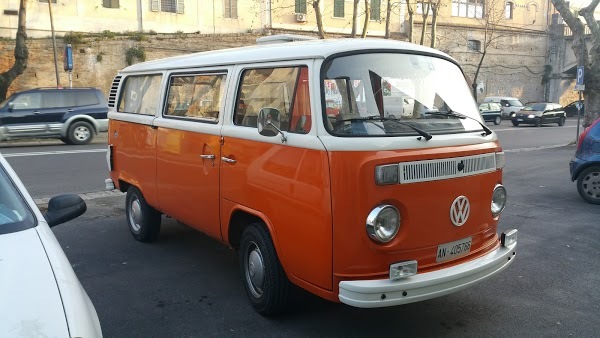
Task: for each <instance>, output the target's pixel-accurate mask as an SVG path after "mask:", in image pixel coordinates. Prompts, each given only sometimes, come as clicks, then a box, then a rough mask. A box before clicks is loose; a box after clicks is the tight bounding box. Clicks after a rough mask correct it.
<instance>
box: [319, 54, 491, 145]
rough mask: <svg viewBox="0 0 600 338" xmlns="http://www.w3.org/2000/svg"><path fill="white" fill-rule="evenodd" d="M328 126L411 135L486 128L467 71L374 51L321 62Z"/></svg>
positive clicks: (347, 132) (345, 132)
mask: <svg viewBox="0 0 600 338" xmlns="http://www.w3.org/2000/svg"><path fill="white" fill-rule="evenodd" d="M323 67H324V68H323V72H322V74H323V79H322V86H323V88H322V90H323V93H324V97H323V107H324V108H323V112H324V115H325V116H324V120H325V125H326V128H327V130H328V131H329V133H331V134H332V135H335V136H342V137H345V136H410V135H418V134H419V132H418V131H417V130H415V129H418V130H422V131H425V132H427V133H429V134H431V135H436V134H450V133H464V132H472V131H479V130H482V127H481V125H480V124H479V123H477V121H474V120H472V119H464V118H463V119H460V118H457V117H454V116H449V115H443V114H444V113H458V114H461V115H466V116H468V117H472V118H473V119H475V120H481V117H480V114H479V111H478V109H477V105H476V104H475V101H474V100H473V96H472V95H471V92H470V90H469V87H468V85H467V83H466V81H465V78H464V75H463V74H462V72H461V70H460V69H459V67H458V66H457V65H455V64H454V63H452V62H450V61H448V60H444V59H441V58H437V57H431V56H426V55H414V54H399V53H370V54H356V55H349V56H342V57H337V58H334V59H331V60H329V61H328V62H326V63H325V64H324V66H323Z"/></svg>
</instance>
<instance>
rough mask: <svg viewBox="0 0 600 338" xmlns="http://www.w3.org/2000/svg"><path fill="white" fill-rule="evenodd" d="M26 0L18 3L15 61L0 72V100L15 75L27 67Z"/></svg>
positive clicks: (21, 72)
mask: <svg viewBox="0 0 600 338" xmlns="http://www.w3.org/2000/svg"><path fill="white" fill-rule="evenodd" d="M26 1H27V0H21V3H20V5H19V23H18V27H17V37H16V39H15V63H14V64H13V66H12V67H11V68H10V69H9V70H7V71H6V72H4V73H2V74H0V101H4V99H6V93H7V92H8V87H9V86H10V84H11V83H12V82H13V81H14V80H15V79H16V78H17V76H19V75H21V74H23V72H24V71H25V68H27V59H28V58H29V51H28V50H27V44H26V40H27V31H26V27H25V18H26V16H27V12H26V10H25V2H26Z"/></svg>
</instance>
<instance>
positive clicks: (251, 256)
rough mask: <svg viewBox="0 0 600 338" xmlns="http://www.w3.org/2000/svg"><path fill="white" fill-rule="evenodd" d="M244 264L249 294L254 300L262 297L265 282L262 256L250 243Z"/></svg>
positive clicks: (253, 244) (256, 247) (254, 244)
mask: <svg viewBox="0 0 600 338" xmlns="http://www.w3.org/2000/svg"><path fill="white" fill-rule="evenodd" d="M244 264H245V272H246V273H245V274H246V283H247V284H248V287H249V289H250V292H251V293H252V295H253V296H254V297H256V298H260V297H262V295H263V287H264V282H265V267H264V262H263V257H262V254H261V252H260V249H259V248H258V246H257V245H256V243H254V242H252V243H250V246H249V247H248V254H247V255H246V261H245V262H244Z"/></svg>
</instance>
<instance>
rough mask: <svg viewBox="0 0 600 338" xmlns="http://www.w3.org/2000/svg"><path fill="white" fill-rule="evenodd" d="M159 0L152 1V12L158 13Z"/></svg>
mask: <svg viewBox="0 0 600 338" xmlns="http://www.w3.org/2000/svg"><path fill="white" fill-rule="evenodd" d="M158 5H159V3H158V0H150V10H151V11H153V12H158Z"/></svg>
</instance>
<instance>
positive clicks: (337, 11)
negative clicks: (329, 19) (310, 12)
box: [333, 0, 344, 18]
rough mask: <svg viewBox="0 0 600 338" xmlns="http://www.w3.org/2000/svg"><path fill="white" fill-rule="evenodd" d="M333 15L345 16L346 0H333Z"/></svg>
mask: <svg viewBox="0 0 600 338" xmlns="http://www.w3.org/2000/svg"><path fill="white" fill-rule="evenodd" d="M333 16H334V17H336V18H343V17H344V0H333Z"/></svg>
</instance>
